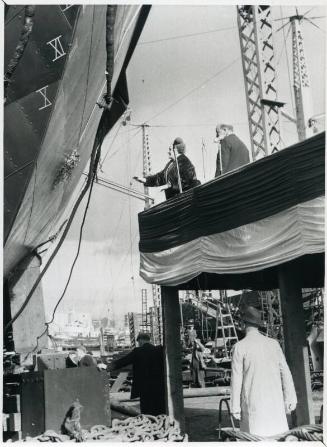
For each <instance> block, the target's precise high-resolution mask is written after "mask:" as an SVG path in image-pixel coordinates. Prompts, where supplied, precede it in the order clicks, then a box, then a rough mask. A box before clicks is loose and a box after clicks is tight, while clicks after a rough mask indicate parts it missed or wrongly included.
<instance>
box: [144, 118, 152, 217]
mask: <svg viewBox="0 0 327 447" xmlns="http://www.w3.org/2000/svg"><path fill="white" fill-rule="evenodd" d="M148 127H149V126H148V125H147V124H142V136H143V177H146V176H147V175H149V174H150V172H151V157H150V147H149V134H148ZM144 196H145V197H149V188H148V187H147V186H144ZM150 206H151V201H150V200H149V199H146V200H145V205H144V210H147V209H148V208H150Z"/></svg>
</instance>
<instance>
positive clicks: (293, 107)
mask: <svg viewBox="0 0 327 447" xmlns="http://www.w3.org/2000/svg"><path fill="white" fill-rule="evenodd" d="M280 13H281V15H283V8H282V6H281V7H280ZM290 29H291V27H290ZM290 29H289V31H290ZM288 35H289V32H288V33H287V36H288ZM287 36H286V35H285V28H283V37H284V47H285V53H286V63H287V72H288V82H289V89H290V96H291V103H292V110H293V114H294V116H295V101H294V97H293V90H292V79H291V70H290V63H289V57H288V50H287Z"/></svg>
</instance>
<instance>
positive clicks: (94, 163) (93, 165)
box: [4, 138, 101, 332]
mask: <svg viewBox="0 0 327 447" xmlns="http://www.w3.org/2000/svg"><path fill="white" fill-rule="evenodd" d="M100 148H101V145H100V146H98V141H97V138H96V141H95V143H94V146H93V151H92V154H91V162H90V168H89V175H88V179H87V182H86V185H85V187H84V189H83V190H82V192H81V194H80V196H79V197H78V199H77V201H76V203H75V205H74V208H73V211H72V214H71V215H70V216H69V219H68V222H67V225H66V227H65V229H64V232H63V234H62V236H61V238H60V240H59V242H58V245H57V246H56V248H55V250H54V251H53V253H52V254H51V256H50V258H49V259H48V262H47V263H46V265H45V267H44V269H43V270H42V272H41V273H40V275H39V276H38V278H37V280H36V281H35V283H34V285H33V286H32V288H31V290H30V292H29V294H28V295H27V297H26V298H25V301H24V302H23V304H22V306H21V307H20V309H19V310H18V311H17V313H16V314H15V316H14V317H13V318H12V319H11V320H10V321H9V322H8V323H7V324H6V326H5V329H4V331H5V332H7V330H8V329H9V328H10V327H11V326H12V324H13V323H14V322H15V321H16V320H17V318H18V317H19V316H20V315H21V314H22V312H23V310H24V309H25V307H26V306H27V304H28V303H29V301H30V299H31V298H32V296H33V294H34V292H35V290H36V288H37V287H38V285H39V284H40V282H41V279H42V278H43V276H44V275H45V273H46V271H47V270H48V268H49V267H50V264H51V263H52V261H53V259H54V257H55V256H56V254H57V253H58V251H59V249H60V247H61V246H62V244H63V242H64V240H65V238H66V236H67V233H68V231H69V229H70V226H71V224H72V221H73V219H74V216H75V214H76V211H77V209H78V207H79V205H80V203H81V201H82V199H83V197H84V195H85V194H86V192H87V190H88V189H89V187H90V186H91V184H92V182H93V181H94V177H95V173H96V168H97V164H98V161H99V156H100V154H99V152H100Z"/></svg>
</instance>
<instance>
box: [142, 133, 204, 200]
mask: <svg viewBox="0 0 327 447" xmlns="http://www.w3.org/2000/svg"><path fill="white" fill-rule="evenodd" d="M174 149H175V150H176V152H177V155H176V159H177V163H176V160H175V157H174V156H172V154H170V155H169V156H170V160H169V162H168V163H167V164H166V166H165V167H164V169H163V170H162V171H160V172H158V173H157V174H153V175H147V176H146V177H134V179H135V180H137V181H139V182H141V183H144V185H145V186H150V187H152V186H165V188H164V189H165V194H166V199H167V200H168V199H170V198H172V197H175V196H177V195H178V194H179V193H180V192H183V191H187V190H188V189H191V188H194V186H198V185H200V181H199V180H198V179H197V178H196V173H195V168H194V166H193V164H192V163H191V161H190V160H189V158H187V157H186V155H185V149H186V146H185V143H184V141H183V140H182V138H179V137H177V138H175V140H174V143H173V150H174ZM177 164H178V168H177ZM179 180H180V183H179ZM180 187H181V190H182V191H180Z"/></svg>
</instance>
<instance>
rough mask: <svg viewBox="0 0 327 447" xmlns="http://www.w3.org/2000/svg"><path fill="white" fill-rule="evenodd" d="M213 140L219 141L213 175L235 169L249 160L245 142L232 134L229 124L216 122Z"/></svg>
mask: <svg viewBox="0 0 327 447" xmlns="http://www.w3.org/2000/svg"><path fill="white" fill-rule="evenodd" d="M215 142H217V143H218V142H220V145H221V149H220V150H219V151H218V154H217V161H216V173H215V177H218V176H220V175H222V174H226V173H227V172H230V171H232V170H233V169H237V168H239V167H240V166H243V165H246V164H247V163H249V162H250V157H249V151H248V149H247V147H246V146H245V144H244V143H243V142H242V141H241V140H240V139H239V138H238V137H237V136H236V135H235V134H234V129H233V126H231V125H230V124H218V125H217V127H216V139H215Z"/></svg>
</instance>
